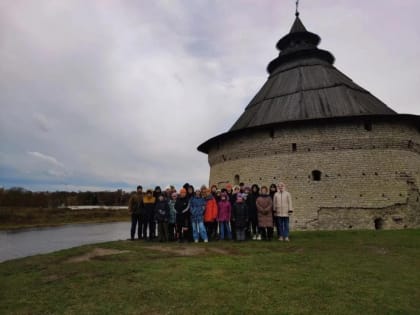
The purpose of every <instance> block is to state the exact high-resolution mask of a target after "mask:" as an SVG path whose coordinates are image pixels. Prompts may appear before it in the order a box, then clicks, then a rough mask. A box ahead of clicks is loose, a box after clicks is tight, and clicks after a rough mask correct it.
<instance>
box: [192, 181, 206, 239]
mask: <svg viewBox="0 0 420 315" xmlns="http://www.w3.org/2000/svg"><path fill="white" fill-rule="evenodd" d="M205 206H206V200H205V199H204V198H203V197H201V190H199V189H197V190H196V191H195V195H194V196H193V197H192V198H191V199H190V211H191V223H192V230H193V239H194V243H198V241H199V236H200V237H201V239H202V240H203V241H204V243H207V242H208V238H207V232H206V229H205V227H204V223H203V214H204V209H205Z"/></svg>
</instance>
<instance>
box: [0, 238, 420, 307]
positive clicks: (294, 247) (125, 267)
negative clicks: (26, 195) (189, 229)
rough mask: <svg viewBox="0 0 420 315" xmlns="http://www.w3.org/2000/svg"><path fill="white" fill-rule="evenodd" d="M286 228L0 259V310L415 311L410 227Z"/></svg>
mask: <svg viewBox="0 0 420 315" xmlns="http://www.w3.org/2000/svg"><path fill="white" fill-rule="evenodd" d="M291 236H292V241H291V242H290V243H283V242H278V241H273V242H264V241H249V242H244V243H235V242H214V243H208V244H204V243H200V244H175V243H171V244H160V243H147V242H143V241H135V242H130V241H120V242H111V243H104V244H98V245H89V246H83V247H78V248H73V249H69V250H64V251H60V252H56V253H53V254H49V255H40V256H34V257H28V258H24V259H19V260H15V261H9V262H4V263H1V264H0V313H1V314H51V313H53V314H420V230H399V231H338V232H293V233H292V235H291ZM111 249H112V250H117V251H122V252H120V253H118V252H115V253H113V252H108V251H109V250H111ZM109 253H113V254H112V255H105V254H109ZM101 255H104V256H101Z"/></svg>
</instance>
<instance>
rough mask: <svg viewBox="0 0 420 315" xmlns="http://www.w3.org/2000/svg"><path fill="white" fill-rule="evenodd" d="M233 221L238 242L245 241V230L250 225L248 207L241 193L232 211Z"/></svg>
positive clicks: (238, 194)
mask: <svg viewBox="0 0 420 315" xmlns="http://www.w3.org/2000/svg"><path fill="white" fill-rule="evenodd" d="M232 221H233V224H234V225H235V231H236V240H237V241H245V228H246V227H247V225H248V206H247V205H246V203H245V202H244V201H243V196H242V194H241V193H237V195H236V202H235V204H234V205H233V210H232Z"/></svg>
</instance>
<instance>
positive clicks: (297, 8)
mask: <svg viewBox="0 0 420 315" xmlns="http://www.w3.org/2000/svg"><path fill="white" fill-rule="evenodd" d="M295 16H299V0H296V11H295Z"/></svg>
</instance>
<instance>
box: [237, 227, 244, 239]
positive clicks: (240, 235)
mask: <svg viewBox="0 0 420 315" xmlns="http://www.w3.org/2000/svg"><path fill="white" fill-rule="evenodd" d="M236 240H237V241H245V228H238V227H237V228H236Z"/></svg>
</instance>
